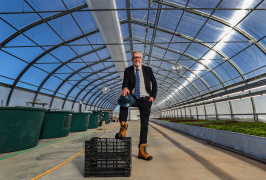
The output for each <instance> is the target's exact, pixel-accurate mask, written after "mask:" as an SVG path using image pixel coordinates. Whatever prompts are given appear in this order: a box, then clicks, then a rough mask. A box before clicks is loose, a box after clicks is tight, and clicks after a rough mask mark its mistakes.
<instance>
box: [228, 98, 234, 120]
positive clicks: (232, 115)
mask: <svg viewBox="0 0 266 180" xmlns="http://www.w3.org/2000/svg"><path fill="white" fill-rule="evenodd" d="M229 107H230V113H231V120H232V121H235V117H234V113H233V107H232V102H231V101H229Z"/></svg>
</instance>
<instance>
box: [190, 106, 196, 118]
mask: <svg viewBox="0 0 266 180" xmlns="http://www.w3.org/2000/svg"><path fill="white" fill-rule="evenodd" d="M191 115H194V116H197V108H196V107H191Z"/></svg>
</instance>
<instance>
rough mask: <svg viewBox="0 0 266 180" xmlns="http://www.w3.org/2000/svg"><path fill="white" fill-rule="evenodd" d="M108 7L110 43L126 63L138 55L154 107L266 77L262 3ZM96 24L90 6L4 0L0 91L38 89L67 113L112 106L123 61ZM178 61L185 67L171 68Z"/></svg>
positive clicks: (66, 0)
mask: <svg viewBox="0 0 266 180" xmlns="http://www.w3.org/2000/svg"><path fill="white" fill-rule="evenodd" d="M114 2H116V5H115V7H117V8H119V10H118V11H117V13H118V20H119V21H120V28H121V41H119V44H116V45H121V46H124V49H125V50H126V53H125V56H126V60H125V61H127V62H126V64H127V66H131V65H132V61H131V58H132V57H131V55H132V51H134V50H138V51H140V52H142V53H143V54H144V61H143V65H146V66H150V67H151V68H152V69H153V72H154V74H155V77H156V79H157V82H158V96H157V99H156V101H155V104H157V105H158V106H156V105H154V106H153V107H155V109H156V107H157V108H158V107H159V110H161V109H165V108H168V106H169V102H168V99H169V98H170V97H171V98H172V99H171V100H169V101H170V102H171V103H172V104H176V103H179V102H182V103H183V102H186V101H187V100H189V99H191V98H197V97H198V98H199V97H200V96H201V95H210V94H211V93H213V92H216V91H219V92H220V91H224V90H225V89H227V88H228V87H230V88H234V87H237V86H238V85H239V84H238V83H243V82H252V78H253V80H254V79H256V80H259V79H260V78H258V77H264V74H265V73H266V72H265V71H266V68H265V66H266V64H265V55H266V49H265V46H266V40H265V39H266V38H265V35H266V34H265V29H266V27H265V26H266V25H265V24H266V20H265V18H262V17H264V16H265V15H266V13H265V12H266V11H265V10H264V9H265V8H266V2H265V1H263V0H252V1H251V0H239V1H231V0H222V1H220V0H204V1H197V0H189V1H188V0H167V1H141V0H131V1H125V0H116V1H114ZM186 7H187V8H186ZM169 8H171V9H169ZM204 8H205V9H204ZM225 8H226V9H225ZM257 8H261V10H258V9H257ZM262 9H263V10H262ZM101 11H105V9H101V10H100V11H99V12H100V13H101ZM129 18H131V19H129ZM99 20H100V21H102V20H104V18H100V19H99ZM96 22H97V21H95V19H94V16H93V13H92V11H91V9H90V8H89V7H88V5H87V2H86V0H79V1H72V0H62V1H61V0H46V1H36V0H27V1H23V0H12V1H2V2H1V7H0V26H1V28H0V63H1V66H0V85H1V86H5V87H10V93H9V94H8V96H9V97H12V95H13V90H15V89H16V88H17V87H19V89H20V90H21V91H27V92H32V93H33V94H34V99H37V96H39V95H40V93H41V94H42V96H48V97H49V98H51V99H54V98H57V97H58V98H61V99H63V100H62V104H67V105H66V106H65V107H67V108H68V107H71V108H72V106H74V104H75V103H78V102H79V101H83V102H84V104H86V106H88V107H94V106H95V108H96V109H97V108H99V109H101V108H105V107H107V106H110V107H113V108H114V107H116V103H117V101H116V98H117V97H119V96H120V94H121V84H122V78H121V77H120V76H119V73H121V71H123V70H121V69H120V70H117V69H116V67H117V65H118V64H119V63H124V62H123V61H122V60H121V59H112V57H111V54H112V53H110V52H109V49H108V48H107V47H108V46H107V44H106V42H105V40H104V38H103V37H104V36H102V33H103V32H102V31H101V30H100V29H99V28H98V26H97V23H96ZM118 27H119V26H118ZM110 28H111V26H110ZM120 42H122V43H121V44H120ZM112 43H117V42H112ZM108 45H110V46H112V44H108ZM177 65H182V71H177V70H174V68H176V66H177ZM105 86H109V87H110V91H109V93H107V94H103V93H102V91H101V89H102V88H103V87H105ZM210 91H213V92H210ZM208 93H209V94H208ZM66 101H68V103H66ZM51 102H52V101H51ZM6 105H9V102H7V103H6ZM49 107H52V104H49ZM62 108H64V107H62Z"/></svg>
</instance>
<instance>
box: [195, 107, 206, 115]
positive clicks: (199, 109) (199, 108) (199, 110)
mask: <svg viewBox="0 0 266 180" xmlns="http://www.w3.org/2000/svg"><path fill="white" fill-rule="evenodd" d="M197 108H198V115H205V111H204V106H197Z"/></svg>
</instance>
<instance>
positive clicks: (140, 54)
mask: <svg viewBox="0 0 266 180" xmlns="http://www.w3.org/2000/svg"><path fill="white" fill-rule="evenodd" d="M135 53H138V54H140V57H141V59H143V56H142V53H141V52H140V51H133V52H132V55H133V54H135ZM132 59H133V56H132Z"/></svg>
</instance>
